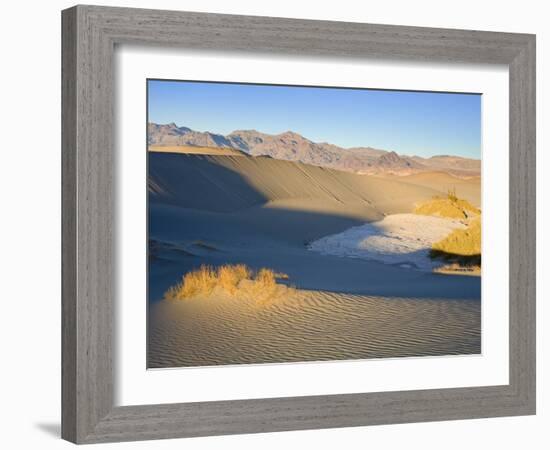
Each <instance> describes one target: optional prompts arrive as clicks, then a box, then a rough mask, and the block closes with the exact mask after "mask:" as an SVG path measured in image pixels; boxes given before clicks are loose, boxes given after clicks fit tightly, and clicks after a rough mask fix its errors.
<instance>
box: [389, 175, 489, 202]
mask: <svg viewBox="0 0 550 450" xmlns="http://www.w3.org/2000/svg"><path fill="white" fill-rule="evenodd" d="M385 178H387V179H395V177H392V176H391V175H388V176H386V177H385ZM399 181H400V182H402V183H407V184H411V185H414V186H422V187H425V188H429V189H434V190H437V191H440V192H443V193H444V194H446V193H447V191H452V190H455V191H456V195H457V196H458V197H460V198H463V199H466V200H468V201H469V202H470V203H472V204H474V205H475V206H477V207H480V206H481V177H479V176H472V177H468V178H459V177H455V176H453V175H450V174H449V173H447V172H423V173H416V174H413V175H407V176H402V177H399Z"/></svg>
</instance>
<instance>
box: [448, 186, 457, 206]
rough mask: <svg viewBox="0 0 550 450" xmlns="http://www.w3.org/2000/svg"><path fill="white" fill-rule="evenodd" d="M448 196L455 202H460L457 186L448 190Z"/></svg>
mask: <svg viewBox="0 0 550 450" xmlns="http://www.w3.org/2000/svg"><path fill="white" fill-rule="evenodd" d="M447 198H448V199H449V200H450V201H451V202H453V203H456V202H458V197H457V196H456V188H452V189H448V190H447Z"/></svg>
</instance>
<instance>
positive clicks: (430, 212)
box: [414, 190, 481, 219]
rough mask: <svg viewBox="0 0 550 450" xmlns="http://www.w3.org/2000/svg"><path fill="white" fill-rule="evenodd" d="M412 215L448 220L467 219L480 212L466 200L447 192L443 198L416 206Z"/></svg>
mask: <svg viewBox="0 0 550 450" xmlns="http://www.w3.org/2000/svg"><path fill="white" fill-rule="evenodd" d="M414 213H415V214H422V215H425V216H438V217H447V218H450V219H467V218H471V217H475V216H479V215H480V214H481V211H480V210H479V208H476V207H475V206H474V205H472V204H471V203H470V202H468V201H467V200H463V199H460V198H458V197H457V196H456V194H455V191H454V190H453V191H449V192H448V193H447V197H445V198H442V197H434V198H432V199H430V200H428V201H425V202H422V203H419V204H417V205H416V208H415V210H414Z"/></svg>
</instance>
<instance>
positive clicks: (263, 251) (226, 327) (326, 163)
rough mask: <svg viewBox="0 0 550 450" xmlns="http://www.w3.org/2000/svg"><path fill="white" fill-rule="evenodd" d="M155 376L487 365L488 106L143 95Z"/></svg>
mask: <svg viewBox="0 0 550 450" xmlns="http://www.w3.org/2000/svg"><path fill="white" fill-rule="evenodd" d="M146 134H147V158H148V163H147V165H148V169H147V203H148V206H147V215H148V240H147V252H148V259H147V264H148V267H147V270H148V294H147V295H148V342H147V365H148V368H173V367H196V366H213V365H235V364H261V363H291V362H307V361H331V360H357V359H368V358H396V357H420V356H448V355H472V354H480V353H481V275H482V274H481V241H482V238H481V236H482V205H481V95H479V94H475V93H450V92H417V91H403V90H380V89H364V88H343V87H325V86H323V87H312V86H287V85H265V84H244V83H225V82H210V81H180V80H161V79H149V80H147V132H146Z"/></svg>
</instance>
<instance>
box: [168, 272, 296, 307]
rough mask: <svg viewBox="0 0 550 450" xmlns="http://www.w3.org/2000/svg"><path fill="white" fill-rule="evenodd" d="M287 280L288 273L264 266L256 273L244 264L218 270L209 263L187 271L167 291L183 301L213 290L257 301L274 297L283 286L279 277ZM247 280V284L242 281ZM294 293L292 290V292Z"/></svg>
mask: <svg viewBox="0 0 550 450" xmlns="http://www.w3.org/2000/svg"><path fill="white" fill-rule="evenodd" d="M278 278H281V279H288V275H287V274H285V273H278V272H274V271H273V270H271V269H267V268H262V269H260V270H259V271H258V272H257V273H254V272H253V271H252V270H251V269H250V268H249V267H247V266H246V265H244V264H225V265H223V266H220V267H219V268H218V269H217V270H216V269H213V268H212V267H210V266H205V265H203V266H201V267H200V268H199V269H197V270H193V271H190V272H188V273H187V274H185V275H184V276H183V277H182V281H181V282H180V283H177V284H176V285H174V286H172V287H170V288H169V289H168V290H167V291H166V292H165V294H164V297H165V298H166V299H169V300H183V299H187V298H192V297H205V296H208V295H210V294H211V293H212V292H213V291H214V289H218V288H219V289H220V290H222V291H223V292H224V293H226V294H228V295H236V294H239V295H243V296H245V297H252V298H254V299H258V300H265V299H266V298H269V297H273V296H274V295H275V293H276V291H277V289H278V287H279V288H281V289H284V288H285V287H284V286H282V287H281V286H280V285H278V284H277V281H276V280H277V279H278ZM243 281H244V282H245V283H244V286H243V283H241V282H243ZM292 292H293V291H292Z"/></svg>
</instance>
